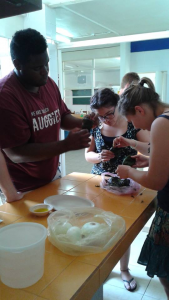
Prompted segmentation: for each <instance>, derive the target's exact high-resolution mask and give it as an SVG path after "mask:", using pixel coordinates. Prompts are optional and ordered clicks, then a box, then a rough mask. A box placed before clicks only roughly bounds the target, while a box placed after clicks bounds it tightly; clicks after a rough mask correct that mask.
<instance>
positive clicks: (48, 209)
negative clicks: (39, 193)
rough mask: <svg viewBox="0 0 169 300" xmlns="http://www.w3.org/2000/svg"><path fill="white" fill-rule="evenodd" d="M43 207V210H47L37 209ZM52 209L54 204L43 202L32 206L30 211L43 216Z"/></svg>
mask: <svg viewBox="0 0 169 300" xmlns="http://www.w3.org/2000/svg"><path fill="white" fill-rule="evenodd" d="M41 209H42V210H43V209H47V211H37V210H41ZM52 209H53V206H52V205H50V204H43V203H42V204H37V205H34V206H31V207H30V209H29V211H30V212H31V213H33V214H34V215H36V216H38V217H42V216H46V215H48V214H49V212H50V211H51V210H52Z"/></svg>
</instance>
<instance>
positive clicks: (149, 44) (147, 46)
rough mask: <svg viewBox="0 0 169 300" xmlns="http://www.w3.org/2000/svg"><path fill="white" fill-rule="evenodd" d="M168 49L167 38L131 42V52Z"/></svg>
mask: <svg viewBox="0 0 169 300" xmlns="http://www.w3.org/2000/svg"><path fill="white" fill-rule="evenodd" d="M164 49H169V38H166V39H157V40H148V41H139V42H131V52H142V51H155V50H164Z"/></svg>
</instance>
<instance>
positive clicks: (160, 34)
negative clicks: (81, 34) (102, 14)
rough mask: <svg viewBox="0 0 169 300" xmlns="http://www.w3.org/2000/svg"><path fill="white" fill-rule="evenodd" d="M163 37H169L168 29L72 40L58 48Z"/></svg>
mask: <svg viewBox="0 0 169 300" xmlns="http://www.w3.org/2000/svg"><path fill="white" fill-rule="evenodd" d="M162 38H169V31H168V30H167V31H159V32H149V33H141V34H133V35H125V36H118V37H110V38H102V39H95V40H86V41H81V42H72V43H70V44H69V45H66V44H62V45H60V46H59V48H58V49H66V48H80V47H91V46H99V45H110V44H119V43H125V42H135V41H145V40H154V39H162Z"/></svg>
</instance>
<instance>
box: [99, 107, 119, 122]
mask: <svg viewBox="0 0 169 300" xmlns="http://www.w3.org/2000/svg"><path fill="white" fill-rule="evenodd" d="M115 109H116V108H114V111H112V112H109V113H108V114H107V115H105V116H98V118H99V119H100V120H101V121H106V120H112V119H113V118H114V114H115Z"/></svg>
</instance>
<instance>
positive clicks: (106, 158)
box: [100, 149, 115, 162]
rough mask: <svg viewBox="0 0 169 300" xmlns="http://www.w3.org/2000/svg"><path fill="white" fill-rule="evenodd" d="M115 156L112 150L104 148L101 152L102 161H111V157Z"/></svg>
mask: <svg viewBox="0 0 169 300" xmlns="http://www.w3.org/2000/svg"><path fill="white" fill-rule="evenodd" d="M114 157H115V155H114V153H112V152H111V151H110V150H105V149H104V150H102V152H101V153H100V158H101V160H102V162H105V161H109V160H110V159H112V158H114Z"/></svg>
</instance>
